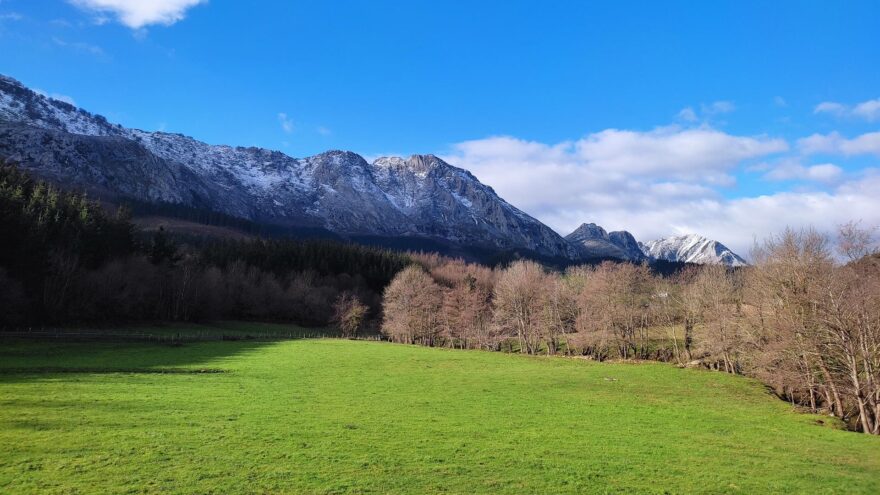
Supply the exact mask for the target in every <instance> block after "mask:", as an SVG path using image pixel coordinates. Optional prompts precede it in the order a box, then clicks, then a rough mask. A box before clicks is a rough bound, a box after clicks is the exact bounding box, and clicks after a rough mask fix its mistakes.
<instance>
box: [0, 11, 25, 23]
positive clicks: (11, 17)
mask: <svg viewBox="0 0 880 495" xmlns="http://www.w3.org/2000/svg"><path fill="white" fill-rule="evenodd" d="M22 19H24V16H22V15H21V14H19V13H18V12H4V13H2V14H0V21H20V20H22Z"/></svg>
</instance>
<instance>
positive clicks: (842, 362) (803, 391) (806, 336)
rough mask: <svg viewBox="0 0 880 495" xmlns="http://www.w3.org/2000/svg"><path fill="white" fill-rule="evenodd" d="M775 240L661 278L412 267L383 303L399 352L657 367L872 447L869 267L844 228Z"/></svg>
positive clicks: (861, 237)
mask: <svg viewBox="0 0 880 495" xmlns="http://www.w3.org/2000/svg"><path fill="white" fill-rule="evenodd" d="M837 247H839V248H840V251H841V254H842V255H843V256H846V257H847V259H848V262H846V263H838V262H836V260H837V259H838V258H837V257H835V255H834V254H833V253H832V249H831V245H830V242H829V239H827V238H826V237H825V236H823V235H820V234H819V233H817V232H815V231H813V230H806V231H793V230H786V231H785V232H783V233H782V234H781V235H779V236H776V237H772V238H770V239H768V240H767V241H765V242H764V243H763V244H762V245H761V246H759V247H757V248H756V249H755V252H754V255H753V259H754V265H753V266H750V267H746V268H742V269H736V270H732V269H727V268H725V267H722V266H703V267H689V268H687V269H685V270H684V271H681V272H679V273H677V274H675V275H673V276H659V275H656V274H654V273H652V272H651V270H650V269H649V268H648V267H647V266H645V265H641V266H640V265H633V264H614V263H603V264H601V265H598V266H593V267H589V266H584V267H574V268H570V269H568V270H566V271H565V272H563V273H559V272H548V271H546V270H545V269H544V268H543V267H542V266H540V265H538V264H536V263H533V262H529V261H517V262H514V263H512V264H511V265H509V266H508V267H506V268H504V269H494V270H493V269H489V268H486V267H484V266H479V265H472V264H466V263H463V262H461V261H455V260H448V259H444V258H440V257H436V256H421V257H417V258H418V261H419V264H418V265H413V266H410V267H407V268H405V269H404V270H403V271H401V272H400V273H399V274H398V275H397V276H396V277H395V278H394V280H393V281H392V282H391V284H390V285H389V286H388V288H387V289H386V290H385V293H384V319H383V322H382V331H383V333H384V334H385V335H386V336H387V337H388V338H389V339H391V340H393V341H396V342H403V343H411V344H422V345H428V346H447V347H455V348H469V349H486V350H495V351H512V352H523V353H528V354H551V355H552V354H565V355H570V356H582V357H587V358H590V359H595V360H599V361H602V360H606V359H654V360H661V361H671V362H676V363H679V364H681V365H683V366H685V365H689V366H704V367H708V368H712V369H716V370H722V371H725V372H728V373H737V374H744V375H748V376H752V377H756V378H758V379H760V380H762V381H763V382H764V383H766V384H767V385H769V386H770V387H772V388H773V390H774V391H775V392H776V393H777V394H778V395H779V396H780V397H782V398H784V399H786V400H788V401H791V402H792V403H793V404H797V405H801V406H804V407H806V408H809V409H810V410H811V411H814V412H825V413H827V414H830V415H833V416H836V417H839V418H841V419H843V420H844V421H846V422H847V423H848V424H849V425H850V426H851V427H852V428H853V429H857V430H860V431H864V432H867V433H873V434H880V255H878V254H876V253H877V251H876V248H874V249H872V246H871V243H870V233H869V232H868V231H866V230H862V229H859V228H858V227H857V226H856V225H855V224H849V225H847V226H844V227H843V228H842V229H841V232H840V239H839V242H838V244H837Z"/></svg>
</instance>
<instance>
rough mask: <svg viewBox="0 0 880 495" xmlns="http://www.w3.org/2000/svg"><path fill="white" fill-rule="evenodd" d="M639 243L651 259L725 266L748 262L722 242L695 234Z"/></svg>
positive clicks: (740, 264)
mask: <svg viewBox="0 0 880 495" xmlns="http://www.w3.org/2000/svg"><path fill="white" fill-rule="evenodd" d="M640 245H641V247H642V251H643V252H644V253H645V255H646V256H648V257H649V258H651V259H657V260H666V261H681V262H685V263H698V264H722V265H727V266H745V265H747V264H748V263H746V261H745V260H744V259H742V258H741V257H739V255H737V254H736V253H734V252H733V251H731V250H730V249H728V248H727V246H725V245H724V244H721V243H720V242H718V241H713V240H711V239H707V238H705V237H703V236H701V235H696V234H688V235H681V236H674V237H666V238H664V239H657V240H654V241H648V242H646V243H643V244H640Z"/></svg>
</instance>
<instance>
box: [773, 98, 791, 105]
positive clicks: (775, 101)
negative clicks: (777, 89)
mask: <svg viewBox="0 0 880 495" xmlns="http://www.w3.org/2000/svg"><path fill="white" fill-rule="evenodd" d="M773 104H774V105H776V106H777V107H787V106H788V102H787V101H785V98H783V97H781V96H774V97H773Z"/></svg>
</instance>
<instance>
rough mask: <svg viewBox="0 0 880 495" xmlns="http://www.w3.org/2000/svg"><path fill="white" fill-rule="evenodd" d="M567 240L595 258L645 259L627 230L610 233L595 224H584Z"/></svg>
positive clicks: (567, 237) (568, 236)
mask: <svg viewBox="0 0 880 495" xmlns="http://www.w3.org/2000/svg"><path fill="white" fill-rule="evenodd" d="M565 238H566V239H567V240H568V241H569V242H572V243H574V244H577V245H579V246H582V247H583V248H584V249H585V250H586V251H587V252H588V253H590V255H592V256H594V257H599V258H617V259H621V260H629V261H637V262H638V261H642V260H644V259H645V254H644V253H642V250H641V248H640V247H639V243H638V242H637V241H636V239H635V237H633V235H632V234H630V233H629V232H627V231H625V230H621V231H617V232H610V233H609V232H606V231H605V229H603V228H602V227H600V226H598V225H596V224H595V223H583V224H581V226H580V227H578V228H577V229H575V230H574V232H572V233H571V234H568V235H567V236H565Z"/></svg>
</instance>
